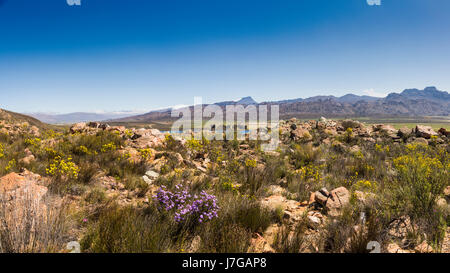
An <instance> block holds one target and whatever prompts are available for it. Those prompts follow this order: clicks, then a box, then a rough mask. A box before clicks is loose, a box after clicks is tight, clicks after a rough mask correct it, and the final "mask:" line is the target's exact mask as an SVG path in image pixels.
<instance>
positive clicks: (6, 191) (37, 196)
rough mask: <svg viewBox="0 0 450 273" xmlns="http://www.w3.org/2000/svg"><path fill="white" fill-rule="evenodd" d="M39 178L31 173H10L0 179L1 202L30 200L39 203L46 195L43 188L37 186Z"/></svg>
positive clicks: (45, 190) (45, 188)
mask: <svg viewBox="0 0 450 273" xmlns="http://www.w3.org/2000/svg"><path fill="white" fill-rule="evenodd" d="M40 178H41V177H40V176H39V175H36V174H33V173H31V172H24V173H22V174H17V173H10V174H8V175H5V176H3V177H2V178H0V198H1V200H2V201H3V202H9V201H12V200H18V199H24V198H31V199H32V200H35V201H37V202H38V201H39V200H41V199H42V197H43V196H44V195H45V194H46V193H47V191H48V189H47V187H45V186H42V185H39V182H40V181H39V180H40Z"/></svg>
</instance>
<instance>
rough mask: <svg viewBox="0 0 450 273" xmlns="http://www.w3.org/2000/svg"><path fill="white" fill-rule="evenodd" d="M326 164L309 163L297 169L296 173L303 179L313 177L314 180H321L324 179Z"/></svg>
mask: <svg viewBox="0 0 450 273" xmlns="http://www.w3.org/2000/svg"><path fill="white" fill-rule="evenodd" d="M323 167H324V166H322V165H321V166H315V165H312V164H310V165H307V166H304V167H301V168H300V169H297V170H295V174H296V175H298V176H300V179H301V180H308V179H312V180H314V181H320V180H321V179H322V176H321V173H322V168H323Z"/></svg>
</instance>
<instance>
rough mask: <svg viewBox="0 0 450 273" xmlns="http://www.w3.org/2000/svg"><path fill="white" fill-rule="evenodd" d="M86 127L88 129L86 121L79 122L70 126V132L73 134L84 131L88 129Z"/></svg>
mask: <svg viewBox="0 0 450 273" xmlns="http://www.w3.org/2000/svg"><path fill="white" fill-rule="evenodd" d="M86 129H87V125H86V122H79V123H75V124H74V125H72V127H70V132H71V133H72V134H75V133H83V132H85V131H86Z"/></svg>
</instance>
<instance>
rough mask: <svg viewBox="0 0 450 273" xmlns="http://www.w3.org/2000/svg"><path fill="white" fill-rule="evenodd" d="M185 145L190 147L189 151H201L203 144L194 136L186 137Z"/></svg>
mask: <svg viewBox="0 0 450 273" xmlns="http://www.w3.org/2000/svg"><path fill="white" fill-rule="evenodd" d="M186 147H187V148H188V149H190V150H191V151H194V152H202V151H203V144H202V142H201V141H200V140H197V139H194V138H192V139H188V140H187V141H186Z"/></svg>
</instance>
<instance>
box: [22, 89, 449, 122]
mask: <svg viewBox="0 0 450 273" xmlns="http://www.w3.org/2000/svg"><path fill="white" fill-rule="evenodd" d="M214 104H216V105H219V106H221V107H225V106H226V105H264V104H266V105H273V104H277V105H279V106H280V117H281V118H289V117H302V116H303V117H308V118H309V117H320V116H326V117H423V116H449V115H450V94H449V93H448V92H445V91H439V90H438V89H437V88H436V87H427V88H425V89H424V90H419V89H406V90H404V91H403V92H401V93H400V94H398V93H391V94H389V95H388V96H387V97H385V98H378V97H371V96H358V95H354V94H347V95H344V96H342V97H335V96H315V97H310V98H305V99H303V98H297V99H291V100H280V101H270V102H261V103H258V102H256V101H255V100H254V99H253V98H252V97H244V98H242V99H240V100H237V101H223V102H217V103H214ZM182 107H190V108H191V110H192V108H193V106H182ZM172 108H180V107H168V108H166V109H159V110H154V111H150V112H148V113H139V114H137V113H136V112H112V113H81V112H80V113H69V114H45V113H32V114H28V115H30V116H32V117H34V118H36V119H39V120H40V121H42V122H45V123H50V124H69V123H76V122H82V121H108V122H140V123H151V122H155V121H170V120H175V119H176V118H171V117H170V113H171V111H172Z"/></svg>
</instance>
